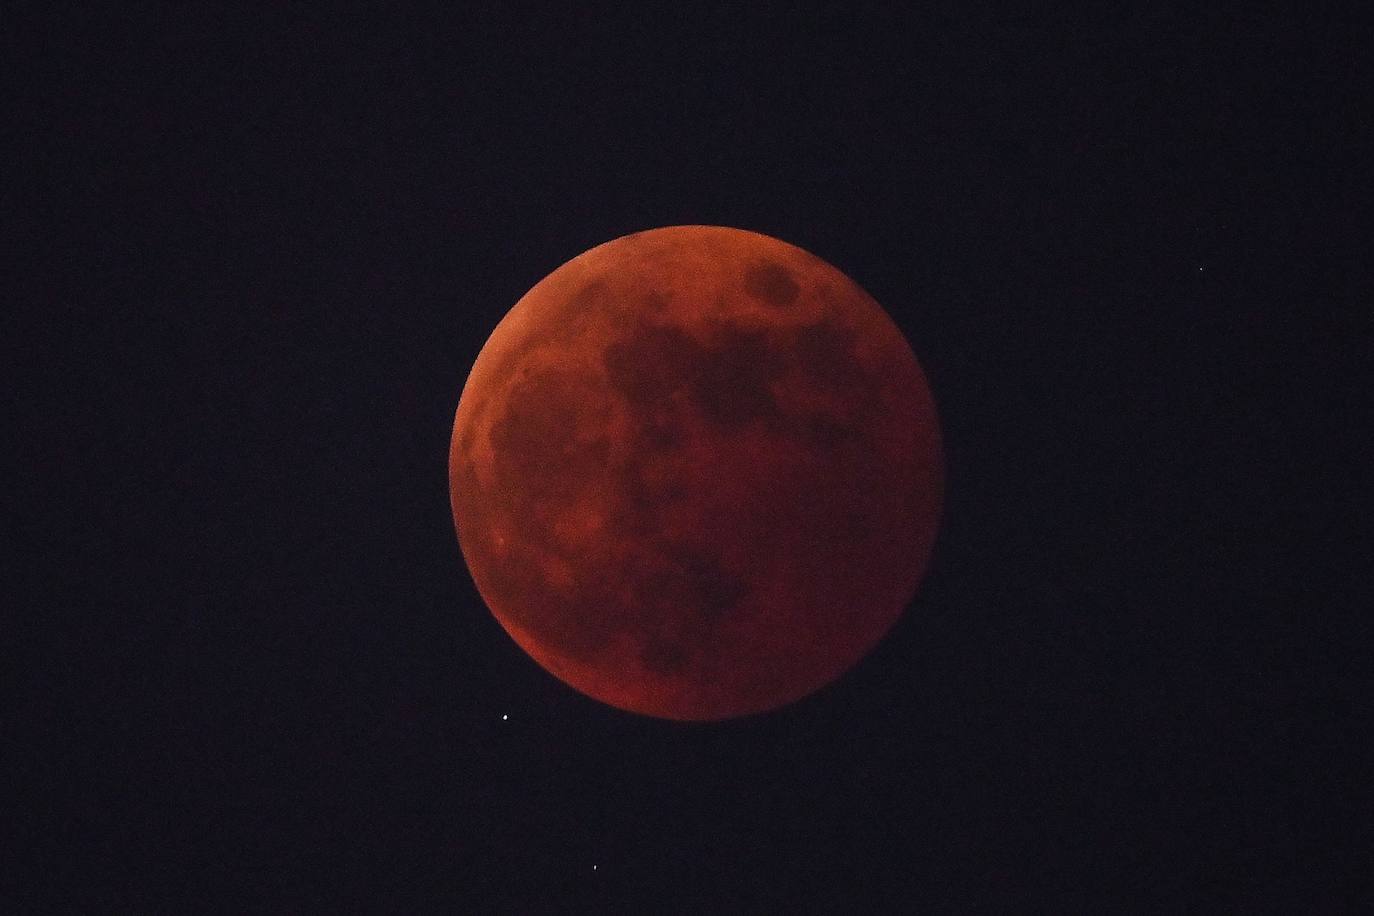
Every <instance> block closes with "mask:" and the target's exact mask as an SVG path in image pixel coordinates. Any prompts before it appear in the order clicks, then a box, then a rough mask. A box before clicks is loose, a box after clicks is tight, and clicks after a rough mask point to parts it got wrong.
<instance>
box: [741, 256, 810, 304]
mask: <svg viewBox="0 0 1374 916" xmlns="http://www.w3.org/2000/svg"><path fill="white" fill-rule="evenodd" d="M744 291H745V292H747V293H748V294H749V295H751V296H753V297H754V298H755V299H761V300H763V301H764V302H766V303H768V304H769V305H773V306H777V307H778V308H784V307H786V306H789V305H791V304H792V303H793V302H795V301H796V299H797V293H798V292H799V291H800V287H799V286H798V285H797V281H796V280H794V279H792V272H791V271H790V270H788V269H787V268H786V267H783V266H782V265H781V264H779V263H777V262H776V261H762V262H760V263H757V264H754V265H751V266H750V267H749V268H748V269H747V270H745V272H744Z"/></svg>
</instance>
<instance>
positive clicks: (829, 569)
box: [449, 226, 942, 720]
mask: <svg viewBox="0 0 1374 916" xmlns="http://www.w3.org/2000/svg"><path fill="white" fill-rule="evenodd" d="M941 474H942V461H941V450H940V434H939V428H938V424H937V421H936V415H935V407H934V403H933V401H932V398H931V394H930V389H929V387H928V386H927V384H926V380H925V377H924V376H923V374H922V372H921V369H920V367H919V365H918V364H917V362H916V358H915V356H914V355H913V354H912V351H911V348H910V347H909V346H908V344H907V342H906V340H905V338H904V337H903V336H902V334H901V332H900V331H899V330H898V329H897V327H896V326H895V325H894V324H893V323H892V321H891V319H890V318H889V317H888V316H887V314H886V313H885V312H884V311H883V310H882V308H881V307H880V306H879V305H878V304H877V303H876V302H875V301H874V300H873V299H872V298H871V297H869V295H868V294H867V293H865V292H864V291H863V290H862V289H860V288H859V286H858V285H856V284H855V283H854V282H853V281H851V280H850V279H849V278H848V277H846V276H845V275H844V274H842V273H841V272H840V271H838V270H836V269H835V268H834V267H832V266H830V265H829V264H827V263H826V262H824V261H822V260H820V259H819V258H817V257H815V256H813V255H811V254H809V253H807V252H806V251H803V250H802V249H800V248H796V247H794V246H792V245H789V244H787V243H785V242H782V241H779V240H778V239H774V238H770V237H769V236H765V235H760V234H757V233H754V232H746V231H743V230H739V229H729V228H724V227H719V226H671V227H667V228H662V229H654V230H650V231H646V232H639V233H635V234H633V235H627V236H625V237H623V238H618V239H615V240H613V241H610V242H607V243H605V244H604V245H600V246H597V247H596V248H593V249H591V250H590V251H587V252H585V253H583V254H581V255H578V256H577V257H575V258H573V259H572V260H571V261H568V262H567V263H566V264H564V265H563V266H562V267H559V268H558V269H557V270H555V271H554V272H553V273H551V274H549V275H548V276H547V277H545V278H544V279H543V280H542V281H540V282H539V283H538V284H537V285H536V286H535V287H534V288H533V289H531V290H530V291H529V292H528V293H526V294H525V296H524V297H523V298H521V299H520V301H519V302H517V303H516V304H515V306H514V307H513V308H512V309H511V311H510V313H509V314H507V315H506V317H505V318H504V319H502V321H501V322H500V323H499V324H498V325H497V326H496V329H495V330H494V331H493V332H492V334H491V338H490V339H489V340H488V341H487V343H486V345H485V346H484V347H483V348H482V351H481V353H480V354H479V355H478V357H477V360H476V363H475V364H474V365H473V368H472V372H471V374H470V375H469V377H468V380H467V384H466V385H465V386H464V388H463V393H462V397H461V398H460V400H459V403H458V412H457V417H456V419H455V421H454V426H453V438H452V443H451V447H450V451H449V483H450V496H451V500H452V505H453V517H454V520H455V522H456V525H457V529H458V538H459V542H460V544H461V547H462V551H463V554H464V556H465V558H466V560H467V563H468V566H469V568H470V569H471V571H472V576H473V579H474V581H475V582H476V584H477V589H478V591H479V592H480V593H481V595H482V597H483V598H484V599H485V601H486V602H487V604H488V606H489V607H490V608H491V610H492V612H493V613H494V614H495V616H496V619H497V620H498V621H500V623H501V625H502V626H503V627H504V628H505V629H506V631H507V632H509V633H510V635H511V637H512V638H514V639H515V641H516V642H517V643H518V644H519V645H520V646H521V648H523V649H524V650H525V651H526V652H527V653H529V655H530V656H531V657H533V658H534V659H535V661H537V662H538V663H539V664H540V665H542V666H543V667H544V668H545V669H547V670H548V671H550V672H551V673H553V674H554V675H556V676H557V677H558V678H560V679H562V680H563V681H564V682H566V683H567V684H569V685H571V686H572V687H574V688H576V689H577V690H580V691H581V692H583V693H585V694H587V695H589V696H591V697H594V698H595V699H598V700H601V701H603V702H605V703H609V704H610V705H612V706H616V707H619V708H621V709H625V710H631V711H633V712H638V713H644V714H647V715H651V716H660V717H664V718H669V719H680V720H713V719H724V718H729V717H733V716H740V715H746V714H749V713H756V712H761V711H764V710H769V709H773V708H776V707H779V706H782V705H784V704H787V703H789V702H792V701H793V700H796V699H798V698H800V697H803V696H805V695H807V694H809V693H811V692H812V691H814V690H816V689H818V688H820V687H822V686H823V685H825V684H827V683H829V682H830V681H832V680H834V679H835V678H836V677H838V676H839V675H840V674H842V673H843V672H845V671H846V670H847V669H849V668H850V667H851V666H852V665H853V664H854V663H855V662H857V661H858V660H859V659H860V658H861V657H862V656H863V655H864V654H865V653H866V652H867V651H868V650H869V649H870V648H872V646H873V645H874V644H875V643H877V642H878V640H879V639H881V638H882V636H883V635H884V634H885V633H886V632H887V631H888V629H889V628H890V627H891V626H892V625H893V623H894V622H895V621H896V620H897V619H898V617H899V616H900V615H901V613H902V610H903V608H904V607H905V606H906V604H907V603H908V602H909V601H910V600H911V598H912V596H913V594H914V593H915V589H916V585H917V582H918V580H919V579H920V577H921V575H922V573H923V571H924V568H925V565H926V562H927V558H928V556H929V554H930V550H931V545H932V542H933V540H934V538H935V531H936V525H937V521H938V518H939V513H940V503H941V493H942V477H941Z"/></svg>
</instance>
